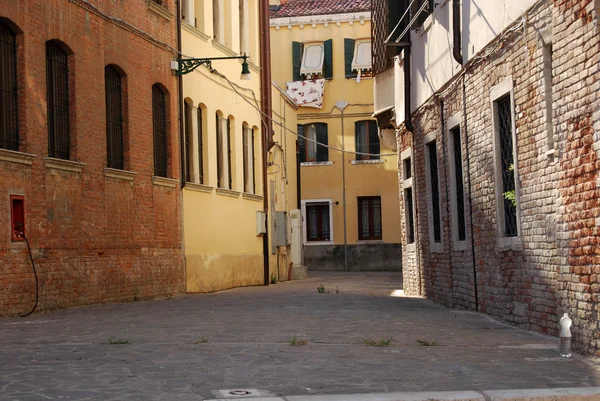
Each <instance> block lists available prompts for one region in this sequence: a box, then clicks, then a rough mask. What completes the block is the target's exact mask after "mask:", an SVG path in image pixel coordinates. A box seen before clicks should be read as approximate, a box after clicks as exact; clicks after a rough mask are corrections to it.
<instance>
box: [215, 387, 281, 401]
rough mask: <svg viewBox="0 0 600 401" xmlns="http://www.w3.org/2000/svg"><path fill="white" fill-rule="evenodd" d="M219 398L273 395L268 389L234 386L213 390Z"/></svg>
mask: <svg viewBox="0 0 600 401" xmlns="http://www.w3.org/2000/svg"><path fill="white" fill-rule="evenodd" d="M212 393H213V394H214V395H215V396H216V397H217V398H221V399H231V400H233V399H238V398H240V399H243V398H264V397H273V394H271V393H269V392H268V391H262V390H258V389H255V388H233V389H227V390H216V391H213V392H212Z"/></svg>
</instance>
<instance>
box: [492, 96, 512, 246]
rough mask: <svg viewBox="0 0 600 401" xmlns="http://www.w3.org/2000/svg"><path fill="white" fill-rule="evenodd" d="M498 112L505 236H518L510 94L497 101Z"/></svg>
mask: <svg viewBox="0 0 600 401" xmlns="http://www.w3.org/2000/svg"><path fill="white" fill-rule="evenodd" d="M495 106H496V107H495V109H496V110H495V112H496V114H497V122H498V123H497V124H498V139H499V146H500V149H499V151H500V152H499V153H500V155H499V156H500V168H501V176H502V195H503V198H504V199H503V204H502V207H503V210H504V213H503V214H504V236H505V237H516V236H517V201H516V192H515V171H514V170H515V165H514V154H513V147H514V144H513V137H512V112H511V101H510V95H507V96H504V97H502V98H500V99H498V100H497V101H496V102H495Z"/></svg>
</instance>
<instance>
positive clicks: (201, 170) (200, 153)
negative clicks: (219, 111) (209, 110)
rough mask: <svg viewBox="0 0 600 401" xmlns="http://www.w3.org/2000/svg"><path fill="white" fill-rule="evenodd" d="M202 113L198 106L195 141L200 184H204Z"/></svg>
mask: <svg viewBox="0 0 600 401" xmlns="http://www.w3.org/2000/svg"><path fill="white" fill-rule="evenodd" d="M203 112H204V110H203V109H202V107H200V105H198V116H197V118H198V137H197V141H198V167H199V174H200V177H199V178H200V184H204V154H203V152H204V150H203V147H202V144H203V141H204V138H203V132H204V131H203V130H204V127H203V125H202V113H203Z"/></svg>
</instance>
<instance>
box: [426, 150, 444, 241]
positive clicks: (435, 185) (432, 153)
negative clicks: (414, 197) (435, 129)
mask: <svg viewBox="0 0 600 401" xmlns="http://www.w3.org/2000/svg"><path fill="white" fill-rule="evenodd" d="M427 151H428V152H429V174H430V183H431V188H430V189H431V192H430V195H431V213H432V215H433V216H432V217H433V241H434V242H441V241H442V229H441V224H440V186H439V182H438V160H437V147H436V142H435V141H433V142H430V143H428V144H427Z"/></svg>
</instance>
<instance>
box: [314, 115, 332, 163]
mask: <svg viewBox="0 0 600 401" xmlns="http://www.w3.org/2000/svg"><path fill="white" fill-rule="evenodd" d="M315 125H316V126H317V142H318V143H322V144H324V145H328V144H329V143H328V142H327V124H325V123H316V124H315ZM328 160H329V148H328V147H326V146H321V145H317V161H318V162H326V161H328Z"/></svg>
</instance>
